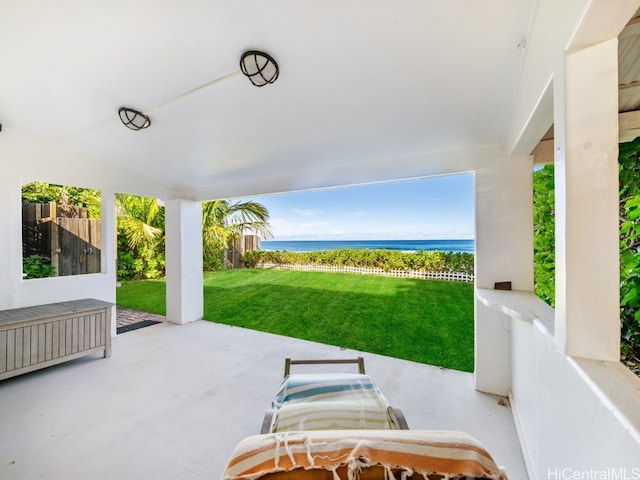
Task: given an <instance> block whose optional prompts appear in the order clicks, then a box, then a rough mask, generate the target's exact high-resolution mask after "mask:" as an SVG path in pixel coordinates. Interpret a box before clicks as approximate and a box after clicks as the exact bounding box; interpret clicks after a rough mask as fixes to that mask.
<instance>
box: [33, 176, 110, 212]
mask: <svg viewBox="0 0 640 480" xmlns="http://www.w3.org/2000/svg"><path fill="white" fill-rule="evenodd" d="M22 201H23V202H28V203H49V202H56V204H57V205H58V208H60V209H62V210H65V211H67V212H68V213H70V215H69V216H74V215H73V211H74V210H75V209H76V208H77V207H84V208H86V209H87V211H88V215H89V218H100V191H99V190H93V189H90V188H78V187H70V186H68V185H54V184H52V183H44V182H31V183H28V184H26V185H23V186H22Z"/></svg>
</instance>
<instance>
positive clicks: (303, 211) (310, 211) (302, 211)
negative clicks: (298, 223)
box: [293, 208, 323, 217]
mask: <svg viewBox="0 0 640 480" xmlns="http://www.w3.org/2000/svg"><path fill="white" fill-rule="evenodd" d="M293 213H295V214H296V215H299V216H301V217H317V216H318V215H322V213H323V212H322V210H318V209H314V208H294V209H293Z"/></svg>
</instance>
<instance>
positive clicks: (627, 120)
mask: <svg viewBox="0 0 640 480" xmlns="http://www.w3.org/2000/svg"><path fill="white" fill-rule="evenodd" d="M618 129H619V131H620V137H619V138H620V140H619V142H620V143H626V142H631V141H633V140H635V139H636V138H638V137H640V111H639V110H636V111H633V112H623V113H620V114H619V115H618ZM552 132H553V130H551V129H550V130H549V132H547V135H545V136H544V138H543V139H542V140H541V141H540V142H538V144H537V145H536V147H535V148H534V149H533V151H532V152H531V155H533V163H534V164H536V165H544V164H547V163H553V159H554V151H553V149H554V147H553V133H552Z"/></svg>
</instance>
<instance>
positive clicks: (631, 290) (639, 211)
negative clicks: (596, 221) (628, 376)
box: [619, 138, 640, 358]
mask: <svg viewBox="0 0 640 480" xmlns="http://www.w3.org/2000/svg"><path fill="white" fill-rule="evenodd" d="M619 164H620V298H621V307H620V316H621V320H622V340H623V342H622V350H623V353H625V354H627V355H631V354H632V352H635V356H636V357H637V358H640V138H638V139H636V140H634V141H633V142H630V143H623V144H621V145H620V158H619Z"/></svg>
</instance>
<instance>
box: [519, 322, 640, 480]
mask: <svg viewBox="0 0 640 480" xmlns="http://www.w3.org/2000/svg"><path fill="white" fill-rule="evenodd" d="M510 320H511V321H512V322H513V323H512V329H511V331H512V352H513V360H512V369H513V382H512V387H511V395H512V401H513V408H514V411H515V418H516V422H517V427H518V433H519V435H520V438H521V442H522V445H523V450H524V451H525V457H526V458H527V459H528V460H529V465H528V466H529V468H530V472H529V473H530V475H531V476H532V480H533V479H536V480H542V479H548V478H640V442H639V437H638V431H637V429H636V427H637V426H636V427H634V426H633V425H632V424H630V423H629V420H630V419H625V418H624V417H625V416H624V413H623V412H621V410H620V408H621V407H624V405H619V404H617V405H612V404H611V403H609V402H610V401H611V399H610V397H609V394H610V392H606V391H604V390H603V389H602V388H601V386H600V385H598V384H597V383H594V382H593V381H592V380H593V379H591V378H590V376H589V375H588V374H587V373H586V372H585V371H584V370H583V369H582V368H581V367H580V363H579V362H580V360H576V359H573V358H571V357H568V356H566V355H564V354H563V353H561V352H560V351H558V349H557V348H556V346H555V345H554V340H553V335H552V334H551V333H550V332H549V331H548V330H547V329H546V328H545V327H544V326H543V325H542V324H541V323H540V322H539V321H537V320H534V321H532V322H525V321H520V320H513V319H510ZM607 368H611V370H612V371H613V370H614V369H615V366H614V365H608V366H607ZM621 368H624V367H621ZM638 384H640V380H638ZM618 387H619V389H632V388H633V387H632V385H629V384H625V383H621V384H620V385H618ZM607 470H610V471H614V470H615V471H617V472H623V471H624V472H626V475H627V476H618V477H616V476H608V477H602V476H591V477H585V476H579V477H574V476H567V475H569V474H570V473H569V472H585V471H593V472H605V471H607ZM558 471H562V475H564V476H560V475H556V472H558ZM633 472H635V475H636V476H635V477H634V476H632V475H633ZM554 475H555V476H554ZM571 475H574V473H571Z"/></svg>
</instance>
